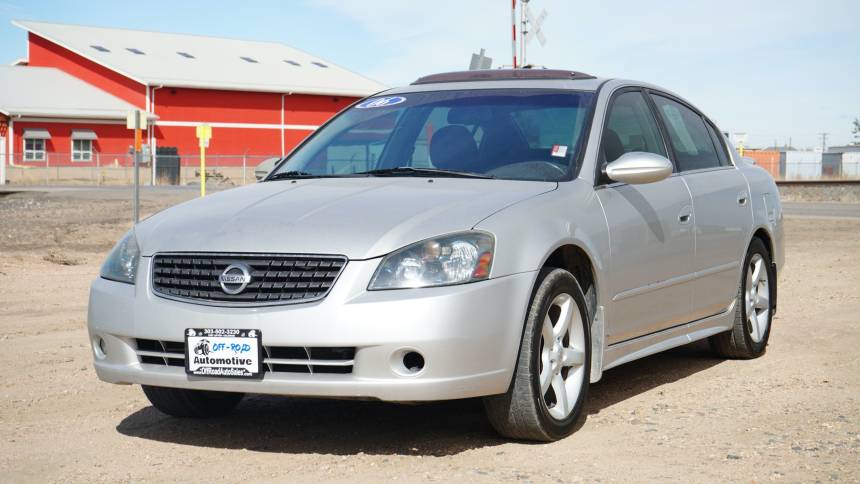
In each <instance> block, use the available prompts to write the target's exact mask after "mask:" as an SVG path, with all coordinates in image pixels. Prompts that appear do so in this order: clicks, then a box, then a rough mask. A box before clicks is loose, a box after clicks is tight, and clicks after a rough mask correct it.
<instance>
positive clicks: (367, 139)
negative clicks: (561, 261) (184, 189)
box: [269, 89, 593, 181]
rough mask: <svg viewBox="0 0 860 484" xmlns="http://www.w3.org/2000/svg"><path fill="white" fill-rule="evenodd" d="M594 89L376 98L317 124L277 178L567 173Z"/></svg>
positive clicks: (545, 176)
mask: <svg viewBox="0 0 860 484" xmlns="http://www.w3.org/2000/svg"><path fill="white" fill-rule="evenodd" d="M592 98H593V93H590V92H575V91H560V90H548V89H490V90H487V89H482V90H460V91H435V92H414V93H405V94H401V95H396V96H395V95H388V96H377V97H373V98H369V99H367V100H365V101H362V102H361V103H359V104H356V105H355V106H353V107H351V108H350V109H348V110H347V111H345V112H343V113H342V114H340V115H339V116H337V117H336V118H335V119H333V120H332V121H331V122H329V123H328V124H327V125H325V126H324V127H323V128H321V129H320V130H319V131H318V132H316V133H314V135H313V137H312V138H311V139H309V140H308V141H307V142H306V143H305V144H304V145H302V146H301V147H300V148H299V149H297V150H296V151H294V152H293V154H292V155H291V156H290V158H289V159H288V160H287V161H286V162H285V163H284V164H282V165H281V166H279V167H278V170H277V171H275V172H274V173H273V174H272V175H271V176H270V177H269V179H270V180H271V179H278V178H288V177H292V176H295V177H320V176H377V175H378V176H383V175H384V176H444V175H445V174H446V173H447V174H450V175H455V174H458V175H459V176H464V175H465V176H468V174H473V175H482V176H484V177H487V178H504V179H515V180H550V181H557V180H564V179H569V178H570V177H571V175H572V174H573V173H575V172H576V168H577V167H576V166H575V162H576V160H577V156H578V153H579V149H580V146H579V145H580V143H581V138H582V135H583V131H584V126H585V124H586V121H587V119H586V118H587V113H588V112H589V110H590V108H591V103H592Z"/></svg>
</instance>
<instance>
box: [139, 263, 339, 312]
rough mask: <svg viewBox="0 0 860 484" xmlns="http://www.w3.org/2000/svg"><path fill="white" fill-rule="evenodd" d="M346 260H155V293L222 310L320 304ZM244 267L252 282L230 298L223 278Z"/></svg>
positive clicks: (153, 283)
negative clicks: (229, 269)
mask: <svg viewBox="0 0 860 484" xmlns="http://www.w3.org/2000/svg"><path fill="white" fill-rule="evenodd" d="M346 261H347V260H346V257H343V256H318V255H268V254H206V253H200V254H156V255H155V256H154V257H153V258H152V290H153V291H154V292H155V294H157V295H159V296H162V297H167V298H171V299H183V300H188V301H193V302H198V303H203V304H213V305H223V306H261V305H275V304H293V303H301V302H310V301H317V300H319V299H322V298H324V297H325V296H326V295H327V294H328V292H329V290H331V287H332V286H333V285H334V282H335V281H336V280H337V277H338V276H339V275H340V273H341V271H342V270H343V268H344V267H345V266H346ZM234 264H244V265H245V266H247V267H248V269H249V271H248V272H249V274H250V276H251V280H250V282H248V284H247V286H246V287H245V288H244V290H242V291H241V292H240V293H239V294H228V293H227V292H225V291H224V289H222V287H221V283H220V282H219V280H218V278H219V276H220V275H221V274H222V273H223V272H224V270H225V269H227V267H229V266H231V265H234Z"/></svg>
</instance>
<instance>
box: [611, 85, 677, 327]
mask: <svg viewBox="0 0 860 484" xmlns="http://www.w3.org/2000/svg"><path fill="white" fill-rule="evenodd" d="M633 151H641V152H648V153H655V154H658V155H661V156H666V155H667V150H666V146H665V144H664V141H663V138H662V136H661V135H660V131H659V129H658V128H657V124H656V121H655V118H654V115H653V112H652V110H651V108H650V106H649V105H648V103H647V102H646V100H645V97H644V95H643V94H642V93H641V92H640V91H638V90H629V91H626V92H622V93H621V94H616V95H614V96H613V99H612V100H611V101H610V107H609V114H608V118H607V122H606V126H605V128H604V131H603V136H602V142H601V150H600V156H601V160H602V161H603V162H611V161H614V160H615V159H617V158H618V157H620V156H621V155H622V154H624V153H628V152H633ZM597 196H598V197H599V199H600V202H601V204H602V206H603V209H604V212H605V213H606V219H607V223H608V225H609V241H610V242H609V245H610V248H609V249H610V254H609V281H608V286H609V287H608V291H609V293H608V296H609V298H610V299H611V302H610V303H609V304H608V305H607V307H606V339H607V343H608V344H614V343H619V342H622V341H626V340H629V339H632V338H635V337H638V336H643V335H646V334H649V333H653V332H656V331H660V330H662V329H666V328H668V327H671V326H674V325H677V324H682V323H685V322H687V321H689V313H690V309H691V300H692V289H691V286H690V284H689V279H690V273H691V272H692V268H691V265H692V262H691V258H692V254H693V220H692V219H693V217H692V215H693V213H692V210H693V204H692V198H691V196H690V192H689V190H687V186H686V185H685V184H684V180H683V179H682V178H681V177H680V176H678V175H673V176H671V177H669V178H667V179H665V180H662V181H659V182H657V183H651V184H645V185H626V184H621V183H609V184H607V185H605V186H603V187H600V188H598V189H597Z"/></svg>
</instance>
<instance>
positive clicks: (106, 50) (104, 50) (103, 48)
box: [90, 45, 110, 52]
mask: <svg viewBox="0 0 860 484" xmlns="http://www.w3.org/2000/svg"><path fill="white" fill-rule="evenodd" d="M90 47H92V48H93V49H95V50H97V51H99V52H110V49H108V48H107V47H103V46H101V45H91V46H90Z"/></svg>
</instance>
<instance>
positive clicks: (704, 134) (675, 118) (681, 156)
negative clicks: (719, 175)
mask: <svg viewBox="0 0 860 484" xmlns="http://www.w3.org/2000/svg"><path fill="white" fill-rule="evenodd" d="M653 98H654V103H655V104H656V105H657V111H658V112H659V113H660V117H661V118H662V119H663V125H664V126H666V131H667V132H668V135H669V141H670V142H671V143H672V150H673V151H674V152H675V163H676V164H677V165H678V170H679V171H690V170H701V169H705V168H715V167H718V166H720V158H719V156H718V155H717V150H716V147H714V141H713V140H712V139H711V134H710V133H709V132H708V128H707V127H706V126H705V121H704V120H703V119H702V117H701V116H700V115H699V114H698V113H696V112H695V111H693V110H692V109H690V108H688V107H686V106H684V105H683V104H681V103H679V102H676V101H674V100H672V99H669V98H667V97H663V96H660V95H654V96H653Z"/></svg>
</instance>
